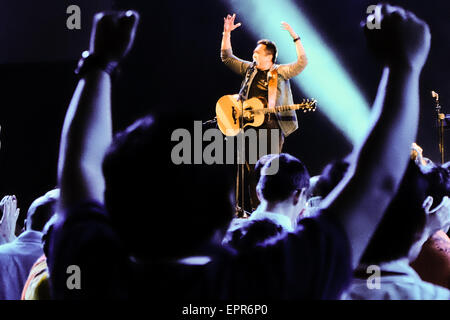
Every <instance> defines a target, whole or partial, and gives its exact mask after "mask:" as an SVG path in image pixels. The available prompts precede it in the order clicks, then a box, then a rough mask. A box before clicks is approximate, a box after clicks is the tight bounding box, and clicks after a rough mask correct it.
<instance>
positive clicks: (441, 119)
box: [432, 91, 445, 164]
mask: <svg viewBox="0 0 450 320" xmlns="http://www.w3.org/2000/svg"><path fill="white" fill-rule="evenodd" d="M432 96H433V98H435V100H436V107H435V110H436V115H437V121H438V122H437V124H438V136H439V153H440V154H441V164H444V162H445V159H444V158H445V157H444V120H445V114H444V113H441V106H440V104H439V95H438V94H437V93H435V92H434V91H433V93H432Z"/></svg>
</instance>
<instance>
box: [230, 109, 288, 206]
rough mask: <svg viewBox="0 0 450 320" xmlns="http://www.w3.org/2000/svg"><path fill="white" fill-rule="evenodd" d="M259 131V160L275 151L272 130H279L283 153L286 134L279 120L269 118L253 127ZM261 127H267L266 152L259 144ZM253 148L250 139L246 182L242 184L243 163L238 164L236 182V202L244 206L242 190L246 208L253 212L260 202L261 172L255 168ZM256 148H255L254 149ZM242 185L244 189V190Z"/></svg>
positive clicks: (280, 149)
mask: <svg viewBox="0 0 450 320" xmlns="http://www.w3.org/2000/svg"><path fill="white" fill-rule="evenodd" d="M253 129H255V130H256V132H257V137H258V154H257V155H258V157H257V160H259V159H260V158H261V157H262V156H264V155H266V154H270V153H275V151H274V150H272V149H273V148H271V130H278V150H277V151H278V152H276V153H281V152H282V148H283V144H284V136H283V133H282V131H281V129H280V128H279V125H278V122H277V121H276V120H275V119H274V118H272V119H268V120H267V121H266V122H265V123H264V124H263V125H262V126H261V127H259V128H253ZM260 129H267V140H266V141H265V142H266V143H265V144H266V148H265V150H266V152H260V149H259V146H260V143H263V142H262V141H260V139H259V130H260ZM250 150H252V149H251V146H249V144H248V141H246V143H245V165H244V183H243V184H242V178H241V176H242V171H241V170H242V165H238V170H237V177H236V178H237V181H236V182H237V183H236V190H238V192H237V193H236V203H237V205H238V206H240V207H241V206H242V201H241V198H242V192H243V193H244V210H245V211H247V212H252V211H253V210H254V209H256V208H257V207H258V205H259V203H260V201H259V199H258V196H257V193H256V185H257V184H258V181H259V178H260V172H259V170H258V171H256V170H255V165H256V164H255V161H254V160H255V159H254V157H253V158H252V157H251V156H250V154H249V151H250ZM253 150H254V149H253ZM242 187H243V189H244V190H242Z"/></svg>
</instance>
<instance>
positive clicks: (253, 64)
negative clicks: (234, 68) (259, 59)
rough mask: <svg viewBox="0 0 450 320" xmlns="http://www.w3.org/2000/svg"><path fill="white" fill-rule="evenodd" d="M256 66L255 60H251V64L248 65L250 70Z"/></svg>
mask: <svg viewBox="0 0 450 320" xmlns="http://www.w3.org/2000/svg"><path fill="white" fill-rule="evenodd" d="M255 66H256V60H253V62H252V64H251V65H250V68H254V67H255Z"/></svg>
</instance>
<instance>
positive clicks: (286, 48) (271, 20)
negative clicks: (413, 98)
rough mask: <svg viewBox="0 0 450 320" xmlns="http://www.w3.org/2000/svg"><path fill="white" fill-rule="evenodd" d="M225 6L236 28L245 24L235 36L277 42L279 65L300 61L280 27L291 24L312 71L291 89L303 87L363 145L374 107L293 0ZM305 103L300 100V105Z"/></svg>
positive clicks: (231, 1)
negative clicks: (243, 34)
mask: <svg viewBox="0 0 450 320" xmlns="http://www.w3.org/2000/svg"><path fill="white" fill-rule="evenodd" d="M223 1H224V2H225V3H226V4H227V5H229V8H230V9H231V10H232V11H233V12H232V13H236V23H237V22H241V23H242V26H241V27H240V28H238V29H237V30H236V31H234V32H243V31H244V32H248V31H250V32H252V33H253V35H254V36H255V37H257V38H267V39H271V40H273V41H275V43H276V44H277V47H278V51H279V55H278V62H279V63H290V62H292V61H294V60H295V59H296V52H295V46H294V44H293V42H292V38H291V37H290V35H289V33H288V32H287V31H285V30H283V29H281V26H280V24H281V21H286V22H287V23H289V24H290V25H291V26H292V28H293V29H294V30H295V31H296V32H297V33H298V34H299V35H300V37H301V41H302V44H303V46H304V48H305V51H306V55H307V57H308V66H307V67H306V69H305V70H304V71H303V72H302V73H301V74H300V75H299V76H297V77H295V78H293V79H292V80H291V83H292V84H295V85H298V86H299V87H300V88H301V89H302V91H303V92H305V94H306V95H308V96H307V97H305V98H315V99H317V101H318V107H319V108H318V110H319V111H321V112H323V113H324V114H325V115H326V116H327V117H328V118H329V119H330V121H331V122H332V123H334V124H335V125H336V127H338V128H339V129H340V130H341V131H342V132H343V134H344V135H345V136H346V137H347V138H348V139H349V140H350V141H351V142H352V143H353V144H357V143H359V142H360V141H361V140H362V138H364V136H365V134H366V132H367V130H368V126H369V119H370V107H369V103H367V101H366V99H365V98H364V97H363V96H362V94H361V91H360V90H359V89H358V88H357V86H356V84H354V83H353V81H352V79H351V77H350V76H349V74H348V73H347V72H346V71H345V69H344V68H343V66H342V65H341V62H340V60H339V59H338V58H337V57H336V56H335V55H334V54H333V51H332V50H331V49H330V48H329V47H328V46H327V44H326V43H325V42H324V40H323V39H322V37H321V36H320V34H319V33H318V32H317V31H316V30H315V29H314V27H313V26H312V25H311V23H309V22H308V18H307V17H306V15H304V14H303V13H302V10H301V9H300V8H298V7H297V6H296V5H295V4H293V3H292V2H291V1H289V0H276V1H275V0H245V1H242V0H223ZM249 54H250V53H249ZM299 99H300V97H294V100H299ZM300 126H301V123H300Z"/></svg>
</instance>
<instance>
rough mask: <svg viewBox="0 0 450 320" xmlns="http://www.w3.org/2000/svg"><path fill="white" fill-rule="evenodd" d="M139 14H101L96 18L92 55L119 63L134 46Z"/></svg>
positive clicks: (124, 12)
mask: <svg viewBox="0 0 450 320" xmlns="http://www.w3.org/2000/svg"><path fill="white" fill-rule="evenodd" d="M138 21H139V14H138V13H137V12H135V11H115V12H100V13H97V14H96V15H95V16H94V23H93V27H92V34H91V40H90V50H89V51H90V53H91V54H93V55H96V56H100V57H102V58H104V59H105V60H106V61H109V62H119V61H120V60H121V59H122V58H123V57H124V56H125V55H126V54H127V53H128V52H129V51H130V49H131V47H132V46H133V41H134V37H135V34H136V28H137V25H138Z"/></svg>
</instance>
